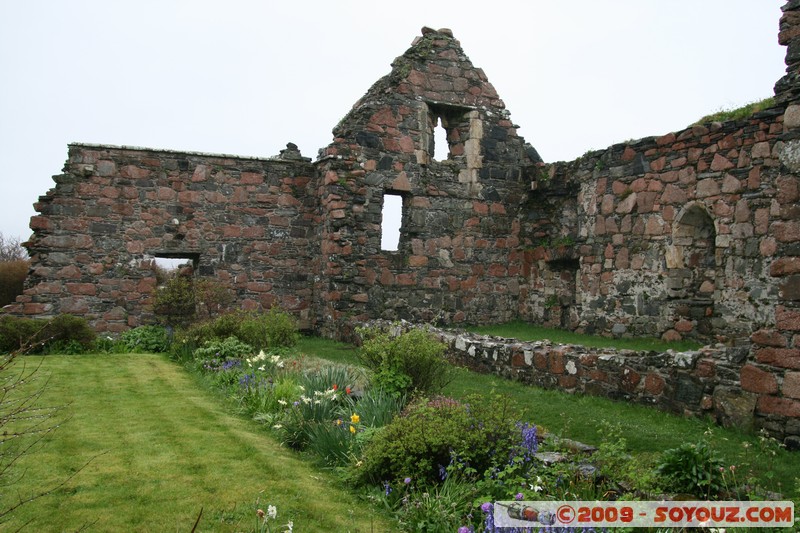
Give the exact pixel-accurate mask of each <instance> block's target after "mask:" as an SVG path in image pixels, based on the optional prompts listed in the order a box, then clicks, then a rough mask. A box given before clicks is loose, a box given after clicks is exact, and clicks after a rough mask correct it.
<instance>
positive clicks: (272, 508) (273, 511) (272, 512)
mask: <svg viewBox="0 0 800 533" xmlns="http://www.w3.org/2000/svg"><path fill="white" fill-rule="evenodd" d="M267 515H268V516H269V517H270V518H272V519H273V520H274V519H275V518H276V517H277V516H278V509H277V507H275V506H274V505H270V506H269V507H267Z"/></svg>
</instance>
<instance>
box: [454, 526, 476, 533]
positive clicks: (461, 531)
mask: <svg viewBox="0 0 800 533" xmlns="http://www.w3.org/2000/svg"><path fill="white" fill-rule="evenodd" d="M458 533H473V529H472V527H471V526H461V527H460V528H458Z"/></svg>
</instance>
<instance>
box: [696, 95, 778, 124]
mask: <svg viewBox="0 0 800 533" xmlns="http://www.w3.org/2000/svg"><path fill="white" fill-rule="evenodd" d="M774 105H775V99H774V98H772V97H769V98H764V99H763V100H758V101H756V102H750V103H749V104H745V105H743V106H741V107H737V108H734V109H720V110H719V111H717V112H716V113H712V114H710V115H706V116H704V117H703V118H701V119H700V120H698V121H697V122H695V123H694V124H692V125H693V126H694V125H697V124H707V123H709V122H726V121H728V120H741V119H745V118H748V117H750V116H751V115H752V114H754V113H758V112H759V111H763V110H765V109H769V108H770V107H772V106H774Z"/></svg>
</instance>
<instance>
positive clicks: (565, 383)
mask: <svg viewBox="0 0 800 533" xmlns="http://www.w3.org/2000/svg"><path fill="white" fill-rule="evenodd" d="M577 385H578V378H577V376H573V375H569V374H568V375H564V376H558V386H559V387H560V388H562V389H574V388H575V387H576V386H577Z"/></svg>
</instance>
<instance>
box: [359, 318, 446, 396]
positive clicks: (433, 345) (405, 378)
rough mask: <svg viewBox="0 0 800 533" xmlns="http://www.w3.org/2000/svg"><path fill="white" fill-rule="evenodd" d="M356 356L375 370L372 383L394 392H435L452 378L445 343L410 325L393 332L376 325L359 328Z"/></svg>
mask: <svg viewBox="0 0 800 533" xmlns="http://www.w3.org/2000/svg"><path fill="white" fill-rule="evenodd" d="M359 335H360V336H361V338H362V339H363V344H362V346H361V348H360V349H359V351H358V358H359V360H360V361H361V362H362V363H363V364H364V366H366V367H367V368H369V369H370V370H372V371H373V372H374V376H373V378H372V383H373V385H374V386H375V387H378V388H382V389H384V390H386V391H388V392H392V393H395V394H398V395H400V394H406V393H412V392H417V393H421V394H436V393H438V392H440V391H441V390H442V389H443V388H444V386H445V385H447V384H448V383H449V382H450V380H451V379H452V367H451V366H450V364H449V363H448V362H447V361H446V360H445V358H444V354H445V350H446V347H445V345H444V344H443V343H442V342H440V341H439V340H437V339H436V338H435V337H434V336H433V335H431V334H429V333H427V332H425V331H423V330H420V329H412V330H410V331H408V332H405V333H402V334H400V335H397V336H393V335H392V334H390V333H387V332H385V331H381V330H378V329H360V330H359Z"/></svg>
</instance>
